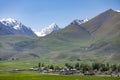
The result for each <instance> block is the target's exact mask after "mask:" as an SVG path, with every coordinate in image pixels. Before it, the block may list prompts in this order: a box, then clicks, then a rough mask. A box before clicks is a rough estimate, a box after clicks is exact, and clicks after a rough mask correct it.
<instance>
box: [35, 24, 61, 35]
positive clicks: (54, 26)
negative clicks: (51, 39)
mask: <svg viewBox="0 0 120 80" xmlns="http://www.w3.org/2000/svg"><path fill="white" fill-rule="evenodd" d="M57 30H60V28H59V26H58V25H57V24H56V23H52V24H51V25H49V26H48V27H46V28H44V29H42V30H41V31H40V32H35V33H36V35H37V36H39V37H43V36H46V35H48V34H50V33H52V32H54V31H57Z"/></svg>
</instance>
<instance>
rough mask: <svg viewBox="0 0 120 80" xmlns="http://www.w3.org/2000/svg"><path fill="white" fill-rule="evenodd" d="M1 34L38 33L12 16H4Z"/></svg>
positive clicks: (0, 29)
mask: <svg viewBox="0 0 120 80" xmlns="http://www.w3.org/2000/svg"><path fill="white" fill-rule="evenodd" d="M0 34H1V35H10V34H22V35H29V36H36V34H35V33H34V32H33V31H32V30H31V28H28V27H26V26H25V25H23V24H22V23H20V22H18V21H16V20H14V19H12V18H4V19H2V20H0Z"/></svg>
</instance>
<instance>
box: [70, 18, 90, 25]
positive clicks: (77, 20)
mask: <svg viewBox="0 0 120 80" xmlns="http://www.w3.org/2000/svg"><path fill="white" fill-rule="evenodd" d="M87 21H89V19H87V18H86V19H83V20H79V19H76V20H74V21H73V22H71V24H76V25H80V24H82V23H85V22H87Z"/></svg>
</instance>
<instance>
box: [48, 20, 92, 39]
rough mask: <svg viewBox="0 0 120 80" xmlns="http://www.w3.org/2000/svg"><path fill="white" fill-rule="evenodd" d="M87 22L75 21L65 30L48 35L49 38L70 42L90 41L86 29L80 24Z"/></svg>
mask: <svg viewBox="0 0 120 80" xmlns="http://www.w3.org/2000/svg"><path fill="white" fill-rule="evenodd" d="M86 21H87V20H85V21H84V20H74V21H73V22H71V23H70V24H69V25H68V26H66V27H65V28H63V29H61V30H59V31H56V32H53V33H52V34H50V35H48V36H47V37H52V38H53V37H54V38H63V39H69V40H77V39H80V40H84V39H89V38H90V36H91V35H90V34H89V32H88V31H86V29H85V28H84V27H82V26H80V24H82V23H84V22H86Z"/></svg>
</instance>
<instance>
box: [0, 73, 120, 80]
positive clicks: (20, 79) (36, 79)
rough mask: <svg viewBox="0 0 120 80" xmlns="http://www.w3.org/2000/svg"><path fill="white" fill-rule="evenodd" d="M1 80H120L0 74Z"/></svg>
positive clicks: (117, 78)
mask: <svg viewBox="0 0 120 80" xmlns="http://www.w3.org/2000/svg"><path fill="white" fill-rule="evenodd" d="M0 80H120V78H119V77H99V76H79V75H47V74H39V73H12V74H9V73H0Z"/></svg>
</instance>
